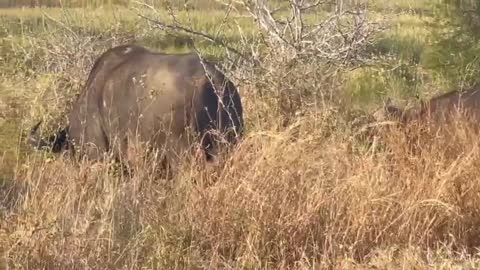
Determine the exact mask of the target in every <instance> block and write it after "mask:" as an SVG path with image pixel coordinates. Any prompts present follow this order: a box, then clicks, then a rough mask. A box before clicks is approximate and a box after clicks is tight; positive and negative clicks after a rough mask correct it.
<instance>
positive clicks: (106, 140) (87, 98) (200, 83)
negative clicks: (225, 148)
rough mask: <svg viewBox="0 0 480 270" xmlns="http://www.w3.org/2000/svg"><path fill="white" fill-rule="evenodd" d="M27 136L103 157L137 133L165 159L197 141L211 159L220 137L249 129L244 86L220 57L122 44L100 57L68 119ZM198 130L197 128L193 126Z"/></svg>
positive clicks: (39, 143) (123, 148)
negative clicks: (219, 63)
mask: <svg viewBox="0 0 480 270" xmlns="http://www.w3.org/2000/svg"><path fill="white" fill-rule="evenodd" d="M39 125H40V123H38V124H37V125H36V126H35V127H34V128H33V129H32V132H31V134H30V136H29V141H30V143H33V144H35V146H36V147H42V148H43V147H49V148H50V149H52V150H53V152H60V151H63V150H64V149H70V150H72V153H75V154H76V156H78V157H80V156H87V157H88V158H89V159H93V160H99V159H102V158H103V155H104V153H108V152H110V153H113V154H114V156H115V157H120V156H122V155H124V154H126V152H127V148H128V146H129V143H132V142H133V139H134V138H137V139H139V141H141V142H149V145H150V149H164V150H166V151H165V152H163V153H165V157H166V158H167V159H169V158H174V157H176V155H177V154H180V153H181V152H183V151H184V150H187V149H188V148H189V147H190V146H192V144H191V143H192V142H195V140H192V139H197V142H199V143H200V144H199V145H201V147H202V151H204V153H205V157H206V158H207V160H209V159H210V158H211V157H212V156H214V155H215V153H216V152H217V149H218V144H217V142H218V141H219V140H220V139H222V138H223V139H224V140H223V141H224V142H227V143H235V142H236V141H237V139H238V138H239V136H241V134H242V132H243V109H242V103H241V99H240V96H239V93H238V91H237V89H236V88H235V86H234V85H233V83H232V82H231V81H229V80H228V79H227V78H226V77H225V76H224V75H223V74H222V73H221V72H220V71H219V70H218V69H216V68H215V66H214V64H213V63H211V62H208V61H207V60H201V59H200V58H199V56H198V55H197V54H194V53H191V54H164V53H155V52H151V51H149V50H147V49H145V48H143V47H140V46H134V45H124V46H118V47H114V48H111V49H109V50H108V51H106V52H105V53H103V54H102V55H101V56H100V57H99V58H98V59H97V60H96V61H95V63H94V65H93V68H92V70H91V72H90V74H89V76H88V79H87V82H86V84H85V86H84V89H83V91H82V92H81V93H80V95H79V97H78V99H77V100H76V102H75V103H74V104H73V108H72V111H71V112H70V114H69V115H68V125H67V126H66V127H65V128H64V129H62V130H60V131H58V132H57V133H56V134H54V135H52V136H50V137H49V138H43V139H42V138H40V137H39V135H38V134H37V129H38V126H39ZM190 131H192V132H190Z"/></svg>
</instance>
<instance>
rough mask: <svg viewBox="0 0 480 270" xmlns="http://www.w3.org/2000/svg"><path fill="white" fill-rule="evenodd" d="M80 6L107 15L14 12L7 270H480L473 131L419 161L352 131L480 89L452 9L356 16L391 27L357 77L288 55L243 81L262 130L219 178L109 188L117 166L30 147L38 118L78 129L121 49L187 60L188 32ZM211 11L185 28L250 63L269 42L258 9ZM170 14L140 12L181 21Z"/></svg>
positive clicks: (2, 118) (2, 121) (255, 124)
mask: <svg viewBox="0 0 480 270" xmlns="http://www.w3.org/2000/svg"><path fill="white" fill-rule="evenodd" d="M51 2H52V3H53V2H55V1H51ZM77 2H81V3H94V4H91V5H87V6H86V7H83V8H79V7H68V8H60V7H52V8H35V9H30V8H23V9H21V8H10V9H0V68H1V69H0V270H3V269H7V268H6V265H8V266H10V269H324V268H325V269H477V268H478V267H479V266H480V258H479V257H478V255H477V248H478V247H479V245H480V244H479V243H480V232H479V229H478V228H480V219H479V217H480V215H479V212H478V211H479V210H478V209H479V208H478V205H479V203H480V181H479V178H477V177H479V176H480V174H479V172H478V165H480V154H479V153H480V152H479V148H480V143H479V142H478V140H477V139H476V137H475V135H474V134H473V133H470V132H468V131H469V130H468V129H467V128H466V127H462V126H459V127H458V128H457V130H456V132H455V133H454V134H453V135H454V140H451V139H447V138H443V137H439V138H437V139H436V140H430V141H426V142H424V144H423V146H424V149H423V151H422V153H421V154H420V155H418V154H415V153H411V152H409V151H408V146H407V144H406V143H405V138H404V137H403V136H402V133H400V132H391V133H388V134H387V136H386V138H385V140H386V144H387V145H389V149H390V151H384V150H379V151H378V152H377V153H375V154H372V152H371V151H370V150H369V148H368V144H366V143H365V142H364V141H363V140H361V139H358V138H357V137H355V136H353V134H354V133H355V132H356V130H355V125H354V124H353V122H354V119H359V117H361V116H366V115H368V114H369V113H371V112H372V111H373V110H375V109H377V108H378V106H380V105H381V104H382V100H383V99H384V98H385V97H391V98H392V99H393V100H395V101H396V102H397V103H403V104H405V103H408V102H415V101H416V99H417V98H430V97H432V96H434V95H437V94H439V93H443V92H446V91H449V90H453V89H459V88H464V87H469V86H472V85H474V84H475V83H478V80H479V78H480V76H478V75H477V74H478V72H479V64H480V63H479V59H478V55H480V54H479V53H480V43H478V41H477V40H476V36H475V33H473V32H469V31H470V30H471V29H470V28H469V27H468V25H464V24H462V23H463V22H462V21H460V20H458V19H457V18H456V17H455V16H454V15H452V14H449V13H446V11H445V9H444V6H443V5H442V4H441V3H439V2H437V1H427V0H422V1H414V0H392V1H382V0H374V1H373V0H372V1H357V2H361V3H364V4H368V8H367V10H368V12H369V14H368V18H369V19H371V20H373V21H377V20H378V21H382V23H384V25H385V26H386V28H385V30H383V31H381V32H379V33H378V34H377V35H376V36H375V38H374V42H373V43H372V44H370V45H369V46H368V48H367V52H369V62H368V64H365V65H360V66H358V67H356V68H355V69H342V70H341V71H340V72H338V73H335V75H333V76H324V75H323V73H322V72H323V71H324V69H323V67H321V66H317V65H315V63H312V64H308V63H306V64H304V65H298V66H294V67H291V66H289V65H288V63H284V62H283V60H282V57H281V56H278V57H273V58H271V59H270V60H271V63H270V65H269V66H267V67H268V68H270V70H269V72H267V73H265V74H261V75H259V74H250V75H248V72H246V73H244V74H243V75H245V74H247V75H248V76H247V75H245V77H244V79H236V80H235V83H236V84H237V85H238V86H239V89H240V91H241V95H242V98H243V102H244V106H245V114H246V116H245V117H246V122H247V127H248V130H247V134H246V137H245V138H244V140H243V141H242V143H241V144H240V146H239V148H238V149H237V150H236V152H235V154H234V155H233V156H232V157H231V158H230V159H228V160H227V162H226V163H225V164H222V165H221V166H220V167H218V168H209V169H208V170H203V169H201V166H200V165H199V164H196V163H195V162H193V161H192V162H185V164H182V170H181V171H180V173H179V174H178V175H176V176H175V177H174V179H172V180H165V179H161V178H159V177H158V176H156V175H155V174H153V173H152V172H151V171H152V170H151V169H152V167H151V164H149V163H148V162H147V161H144V160H138V162H137V163H135V164H134V167H135V168H134V169H135V171H137V172H138V173H137V174H135V175H134V176H126V175H112V174H110V173H109V172H108V170H107V169H106V168H107V167H108V164H103V163H99V164H95V165H91V164H87V163H82V164H80V165H78V164H74V163H72V162H71V161H69V160H68V159H66V158H62V157H57V156H52V155H49V154H41V153H34V152H33V151H32V149H30V148H28V147H26V146H25V145H24V143H23V134H24V132H25V131H26V130H27V129H28V128H29V127H31V126H32V125H33V124H34V123H35V122H36V121H38V120H39V119H42V118H43V119H45V121H46V124H45V128H46V129H47V130H52V129H54V128H55V127H56V126H55V124H57V123H64V122H65V113H66V112H68V109H69V106H70V104H71V103H72V102H73V101H74V99H75V97H76V95H77V94H78V92H79V91H80V89H81V87H82V84H83V82H84V81H85V79H86V76H87V74H88V72H89V69H90V68H91V66H92V63H93V61H94V60H95V58H96V57H98V55H100V54H101V53H102V52H103V51H104V50H106V49H107V48H110V47H112V46H114V45H119V44H124V43H135V44H141V45H144V46H147V47H149V48H151V49H154V50H159V51H167V52H184V51H188V50H189V48H188V46H187V42H188V39H187V37H186V35H185V34H175V33H165V32H163V31H161V30H159V29H155V28H153V27H151V26H149V25H148V24H147V23H146V21H145V20H143V19H142V18H140V17H138V16H136V14H135V9H134V8H133V9H132V8H130V9H129V8H127V7H126V5H115V4H116V3H118V1H108V2H109V3H110V5H105V6H102V5H98V3H99V2H101V1H83V2H82V1H77ZM345 2H346V3H347V2H348V3H350V2H349V1H345ZM352 2H355V1H352ZM176 3H177V4H178V3H179V1H177V2H176ZM209 3H210V2H209V1H207V0H205V1H199V2H196V5H194V8H193V10H190V11H188V12H187V11H185V10H178V11H177V15H178V19H179V20H180V21H181V22H183V23H184V24H186V25H188V26H190V27H191V28H193V29H196V30H198V31H203V32H207V33H209V34H212V35H214V34H215V33H219V37H220V38H222V40H225V41H226V42H227V43H228V44H230V45H231V46H233V47H235V48H237V49H239V50H241V49H242V46H245V44H249V43H253V42H254V41H256V40H258V39H260V34H259V33H260V32H259V29H258V27H257V26H256V25H255V22H254V21H253V20H252V19H251V18H249V17H248V16H246V12H245V11H244V10H241V9H240V10H234V11H232V13H231V14H230V15H229V16H228V18H226V19H225V9H222V8H221V5H218V4H217V5H210V4H209ZM180 6H181V5H178V8H180ZM130 7H131V6H130ZM156 10H157V11H156V13H155V12H153V11H151V10H150V11H147V10H141V12H142V14H144V15H151V16H158V17H159V18H162V20H165V21H169V20H170V18H169V16H168V12H167V10H165V9H164V8H162V5H161V4H160V5H159V4H157V5H156ZM328 14H329V13H328V11H327V10H324V11H322V12H318V13H315V14H310V15H309V16H310V17H309V19H311V20H317V19H319V18H324V17H326V16H328ZM239 29H242V32H241V33H242V34H243V37H242V35H240V31H239ZM242 38H244V39H246V40H247V42H242V40H243V39H242ZM196 41H197V42H196V45H197V46H198V48H199V49H200V50H201V51H202V52H203V53H205V54H206V55H208V56H210V57H216V58H218V59H223V58H224V57H225V56H226V54H225V51H224V50H223V48H222V47H221V46H219V45H215V44H211V43H209V42H207V41H204V40H201V39H199V38H197V39H196ZM243 49H245V48H243ZM328 95H331V96H332V98H330V99H325V98H324V97H325V96H328Z"/></svg>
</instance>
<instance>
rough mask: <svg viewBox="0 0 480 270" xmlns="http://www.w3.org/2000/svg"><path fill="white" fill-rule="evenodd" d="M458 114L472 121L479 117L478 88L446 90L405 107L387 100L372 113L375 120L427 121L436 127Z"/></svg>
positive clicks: (479, 94) (479, 98)
mask: <svg viewBox="0 0 480 270" xmlns="http://www.w3.org/2000/svg"><path fill="white" fill-rule="evenodd" d="M459 115H462V116H463V117H466V119H469V120H474V121H478V120H479V119H480V88H471V89H469V90H465V91H452V92H448V93H446V94H443V95H439V96H436V97H434V98H432V99H430V100H428V101H426V102H421V103H420V104H419V105H416V106H412V107H410V108H407V109H402V108H399V107H397V106H395V105H392V104H391V101H390V100H388V101H387V102H386V103H385V104H384V106H383V108H381V109H380V110H378V111H376V112H375V113H374V117H375V119H376V120H377V121H384V120H396V121H399V122H401V123H403V124H406V123H409V122H412V121H415V122H425V121H427V122H428V123H430V124H433V125H435V126H437V127H438V126H441V125H443V124H447V123H450V122H451V120H453V119H455V118H454V117H456V116H459Z"/></svg>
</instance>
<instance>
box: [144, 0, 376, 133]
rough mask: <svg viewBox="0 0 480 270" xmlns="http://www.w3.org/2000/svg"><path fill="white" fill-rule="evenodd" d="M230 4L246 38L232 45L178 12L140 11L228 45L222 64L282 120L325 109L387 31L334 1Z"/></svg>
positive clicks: (160, 23)
mask: <svg viewBox="0 0 480 270" xmlns="http://www.w3.org/2000/svg"><path fill="white" fill-rule="evenodd" d="M223 3H224V5H226V6H229V7H230V8H229V9H227V13H226V19H225V22H224V23H225V24H226V23H227V21H229V22H230V21H233V24H234V25H235V27H237V28H238V32H239V33H240V36H241V39H240V40H241V42H240V43H239V44H236V45H234V44H229V43H228V42H226V41H224V40H222V39H221V38H219V35H218V33H216V34H215V35H212V34H209V33H204V32H201V31H198V30H196V29H193V28H192V27H190V26H188V25H185V24H182V23H180V22H179V20H177V18H176V15H175V12H173V11H172V10H171V12H170V14H171V16H172V18H173V23H171V24H170V23H167V22H165V21H164V20H162V19H160V18H153V17H151V16H146V15H144V14H141V13H140V16H141V17H143V18H145V19H147V20H148V21H149V22H150V23H151V25H152V26H153V27H156V28H159V29H161V30H162V31H169V32H174V33H175V32H176V33H179V32H181V33H184V34H187V35H189V36H190V37H192V42H191V45H192V46H195V44H194V42H193V37H199V38H201V39H204V40H208V41H210V42H212V43H214V44H216V45H220V46H221V47H223V48H224V49H225V52H226V55H227V58H226V61H224V63H223V65H222V67H223V69H224V71H226V73H227V74H229V75H230V76H231V77H232V78H234V80H236V82H237V85H239V86H240V87H244V88H247V89H249V90H252V91H249V93H243V95H244V96H248V95H253V96H254V97H257V98H258V97H260V98H262V99H264V100H265V102H266V103H265V107H264V110H260V111H258V108H257V111H258V113H259V114H260V113H261V114H263V115H265V114H270V115H272V119H276V120H275V121H274V122H275V125H277V126H285V125H287V124H288V123H290V122H291V120H292V117H293V116H296V115H299V114H303V113H304V112H305V110H306V109H307V108H309V107H318V106H322V107H325V106H326V105H327V104H329V101H332V100H333V99H335V97H336V96H337V95H338V93H336V92H335V90H336V89H338V85H339V82H340V81H339V79H340V76H339V75H340V74H342V71H343V70H344V69H345V68H355V67H358V66H360V65H362V64H365V63H367V62H368V60H369V57H368V53H367V49H368V46H369V44H370V43H371V41H372V38H373V36H374V35H375V34H376V33H378V32H379V31H381V29H382V24H380V23H374V22H371V21H369V20H368V18H367V10H366V9H365V8H360V7H351V8H345V7H343V6H342V5H340V4H335V3H333V1H307V0H289V1H288V2H286V4H278V3H277V4H270V3H267V1H265V0H240V1H223ZM332 4H333V5H334V6H335V8H334V11H333V12H325V7H326V6H327V5H329V6H331V5H332ZM234 5H235V7H234ZM275 5H276V6H277V7H276V8H275V7H274V6H275ZM143 6H147V5H145V4H143ZM147 7H149V8H150V9H151V10H154V9H153V7H151V6H147ZM238 14H240V16H247V17H248V18H250V19H251V22H252V24H253V25H254V27H255V29H256V32H257V33H258V34H257V35H256V36H255V37H247V36H246V35H243V34H242V33H244V32H245V31H244V29H242V27H240V24H239V23H238V22H237V20H236V19H235V17H236V16H238ZM322 14H325V15H322ZM227 17H230V18H227ZM218 28H219V29H221V28H222V25H219V27H218ZM272 108H273V111H272Z"/></svg>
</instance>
